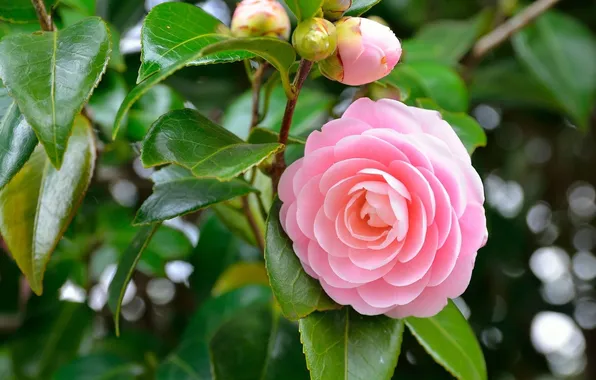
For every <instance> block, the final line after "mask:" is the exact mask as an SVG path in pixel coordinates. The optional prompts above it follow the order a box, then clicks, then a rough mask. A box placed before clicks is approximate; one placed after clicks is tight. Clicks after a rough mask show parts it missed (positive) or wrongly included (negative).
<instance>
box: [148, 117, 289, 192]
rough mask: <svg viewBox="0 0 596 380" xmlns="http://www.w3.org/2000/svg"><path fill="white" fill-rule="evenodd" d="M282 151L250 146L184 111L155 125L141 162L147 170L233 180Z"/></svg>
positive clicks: (231, 134)
mask: <svg viewBox="0 0 596 380" xmlns="http://www.w3.org/2000/svg"><path fill="white" fill-rule="evenodd" d="M280 149H282V145H280V144H247V143H245V142H244V141H242V140H241V139H240V138H238V137H237V136H236V135H234V134H233V133H231V132H229V131H227V130H225V129H224V128H222V127H220V126H219V125H217V124H214V123H213V122H212V121H210V120H209V119H207V118H206V117H205V116H203V115H201V114H200V113H198V112H197V111H194V110H191V109H184V110H177V111H172V112H169V113H167V114H165V115H164V116H162V117H161V118H160V119H159V120H157V121H156V122H155V124H153V126H152V127H151V130H150V131H149V133H147V136H146V137H145V140H144V141H143V150H142V153H141V160H142V161H143V164H144V165H145V166H156V165H163V164H167V163H174V164H178V165H181V166H184V167H185V168H187V169H189V170H191V171H192V174H194V175H195V176H196V177H208V178H216V179H219V180H230V179H232V178H234V177H236V176H238V175H239V174H242V173H243V172H245V171H246V170H248V169H250V168H251V167H253V166H255V165H258V164H259V163H261V162H262V161H263V160H265V159H266V158H267V157H269V156H271V155H272V154H274V153H276V152H278V151H279V150H280Z"/></svg>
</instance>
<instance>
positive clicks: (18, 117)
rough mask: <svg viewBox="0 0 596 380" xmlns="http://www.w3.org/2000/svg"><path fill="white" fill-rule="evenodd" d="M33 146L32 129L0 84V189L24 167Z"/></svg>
mask: <svg viewBox="0 0 596 380" xmlns="http://www.w3.org/2000/svg"><path fill="white" fill-rule="evenodd" d="M35 145H37V137H35V133H34V132H33V129H31V127H30V126H29V124H27V121H26V120H25V117H24V116H23V114H22V113H21V111H20V110H19V107H18V106H17V104H16V103H15V102H14V101H13V100H12V98H11V97H10V96H8V93H7V91H6V89H5V88H4V87H2V85H1V84H0V168H2V170H1V171H0V189H2V188H3V187H4V186H5V185H6V184H7V183H8V182H9V181H10V180H11V178H12V177H14V176H15V174H17V172H18V171H19V170H20V169H21V168H22V167H23V165H25V162H27V160H28V159H29V157H30V156H31V153H33V150H34V149H35Z"/></svg>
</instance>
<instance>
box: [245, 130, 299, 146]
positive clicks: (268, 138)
mask: <svg viewBox="0 0 596 380" xmlns="http://www.w3.org/2000/svg"><path fill="white" fill-rule="evenodd" d="M277 141H279V133H277V132H274V131H272V130H271V129H267V128H254V129H253V130H252V131H250V136H248V142H249V143H251V144H267V143H275V142H277ZM287 144H288V145H290V144H301V145H304V144H306V140H305V139H304V138H302V137H292V136H290V137H289V138H288V142H287Z"/></svg>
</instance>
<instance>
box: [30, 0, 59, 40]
mask: <svg viewBox="0 0 596 380" xmlns="http://www.w3.org/2000/svg"><path fill="white" fill-rule="evenodd" d="M31 3H33V7H34V8H35V13H37V19H38V20H39V25H40V26H41V29H42V30H44V31H46V32H51V31H53V30H54V24H53V23H52V18H51V17H50V15H48V12H47V10H46V5H45V4H44V3H43V0H31Z"/></svg>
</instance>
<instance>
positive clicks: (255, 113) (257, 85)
mask: <svg viewBox="0 0 596 380" xmlns="http://www.w3.org/2000/svg"><path fill="white" fill-rule="evenodd" d="M268 66H269V64H268V63H267V62H263V63H261V64H260V65H259V68H258V69H257V71H255V74H254V76H253V77H252V120H251V122H250V130H251V131H252V130H253V128H254V127H256V126H257V124H259V120H260V118H259V105H260V100H261V84H262V82H263V74H264V73H265V70H266V69H267V67H268Z"/></svg>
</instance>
